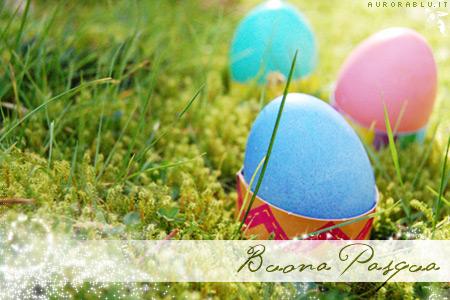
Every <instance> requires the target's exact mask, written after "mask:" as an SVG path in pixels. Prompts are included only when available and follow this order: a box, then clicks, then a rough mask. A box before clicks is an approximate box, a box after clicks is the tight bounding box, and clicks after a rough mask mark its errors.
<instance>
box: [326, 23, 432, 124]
mask: <svg viewBox="0 0 450 300" xmlns="http://www.w3.org/2000/svg"><path fill="white" fill-rule="evenodd" d="M338 78H339V79H338V81H337V85H336V89H335V92H334V106H335V107H336V108H337V109H339V110H340V111H341V112H343V113H344V114H346V115H347V116H348V117H350V119H352V120H353V121H355V122H357V123H359V124H360V125H362V126H364V127H367V128H369V127H371V126H372V124H373V125H374V126H375V129H377V130H379V131H385V130H386V127H385V120H384V111H383V107H384V104H386V107H387V110H388V112H389V120H390V122H391V124H392V127H394V126H395V124H398V127H397V132H398V133H406V132H414V131H417V130H420V129H421V128H423V127H425V126H426V125H427V122H428V119H429V117H430V114H431V111H432V109H433V104H434V100H435V98H436V89H437V68H436V63H435V60H434V57H433V53H432V50H431V48H430V46H429V45H428V43H427V41H426V40H425V39H424V38H423V37H422V36H421V35H420V34H418V33H417V32H415V31H413V30H411V29H407V28H389V29H385V30H383V31H380V32H378V33H376V34H374V35H372V36H371V37H369V38H368V39H367V40H365V41H364V42H362V43H361V44H360V45H359V46H358V47H357V48H356V49H355V50H354V51H353V52H352V53H351V54H350V56H349V57H348V58H347V60H346V61H345V63H344V65H343V67H342V69H341V72H340V75H339V77H338ZM402 110H403V113H402Z"/></svg>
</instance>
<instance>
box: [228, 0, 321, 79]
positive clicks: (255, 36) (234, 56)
mask: <svg viewBox="0 0 450 300" xmlns="http://www.w3.org/2000/svg"><path fill="white" fill-rule="evenodd" d="M297 49H298V51H299V54H298V58H297V62H296V66H295V71H294V74H293V78H295V79H298V78H299V77H303V76H306V75H308V74H310V73H311V72H312V70H313V69H314V67H315V65H316V56H317V54H316V45H315V40H314V34H313V32H312V31H311V28H310V26H309V25H308V23H307V21H306V19H305V17H303V15H302V14H300V12H299V11H298V10H297V9H296V8H295V7H293V6H291V5H289V4H286V3H284V2H283V1H281V0H271V1H267V2H265V3H264V4H262V5H260V6H258V7H256V8H255V9H254V10H252V11H251V12H250V13H249V14H248V15H247V16H246V17H245V18H244V20H243V21H242V22H241V23H240V24H239V27H238V28H237V30H236V33H235V35H234V39H233V42H232V45H231V53H230V60H231V75H232V78H233V79H234V80H236V81H238V82H246V81H249V80H253V79H257V81H258V82H259V83H265V82H266V80H267V76H268V74H270V73H271V72H279V73H281V74H283V75H284V76H285V77H286V78H287V77H288V75H289V70H290V67H291V64H292V60H293V58H294V54H295V51H296V50H297Z"/></svg>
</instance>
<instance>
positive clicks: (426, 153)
mask: <svg viewBox="0 0 450 300" xmlns="http://www.w3.org/2000/svg"><path fill="white" fill-rule="evenodd" d="M438 128H439V122H438V123H437V124H436V126H435V127H434V129H433V136H432V138H431V140H430V142H429V144H428V145H427V147H426V149H425V151H424V154H423V156H422V159H421V160H420V164H419V168H418V169H417V172H416V175H415V176H414V179H413V181H412V183H411V185H412V187H413V188H414V187H415V186H416V184H417V181H418V180H419V178H420V175H421V174H422V171H423V170H424V168H425V163H426V162H427V160H428V158H429V157H430V154H431V150H432V149H433V143H434V140H435V139H436V134H437V130H438Z"/></svg>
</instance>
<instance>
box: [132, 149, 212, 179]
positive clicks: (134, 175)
mask: <svg viewBox="0 0 450 300" xmlns="http://www.w3.org/2000/svg"><path fill="white" fill-rule="evenodd" d="M205 154H206V153H202V154H200V155H198V156H196V157H194V158H191V159H186V160H182V161H177V162H174V163H167V164H163V165H160V166H157V167H152V168H147V169H144V170H141V171H138V172H136V173H133V174H131V175H129V176H127V177H126V178H125V180H130V179H132V178H135V177H137V176H139V175H141V174H143V173H147V172H152V171H156V170H164V169H169V168H174V167H177V166H181V165H184V164H187V163H189V162H192V161H194V160H196V159H198V158H200V157H202V156H204V155H205Z"/></svg>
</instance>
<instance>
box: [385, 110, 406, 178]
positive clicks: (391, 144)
mask: <svg viewBox="0 0 450 300" xmlns="http://www.w3.org/2000/svg"><path fill="white" fill-rule="evenodd" d="M384 121H385V123H386V131H387V134H388V138H389V150H390V151H391V156H392V161H393V162H394V167H395V171H396V173H397V178H398V181H399V182H400V185H401V186H403V179H402V174H401V172H400V163H399V160H398V152H397V148H396V146H395V140H394V134H393V133H392V128H391V122H390V120H389V114H388V111H387V107H386V104H384Z"/></svg>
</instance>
